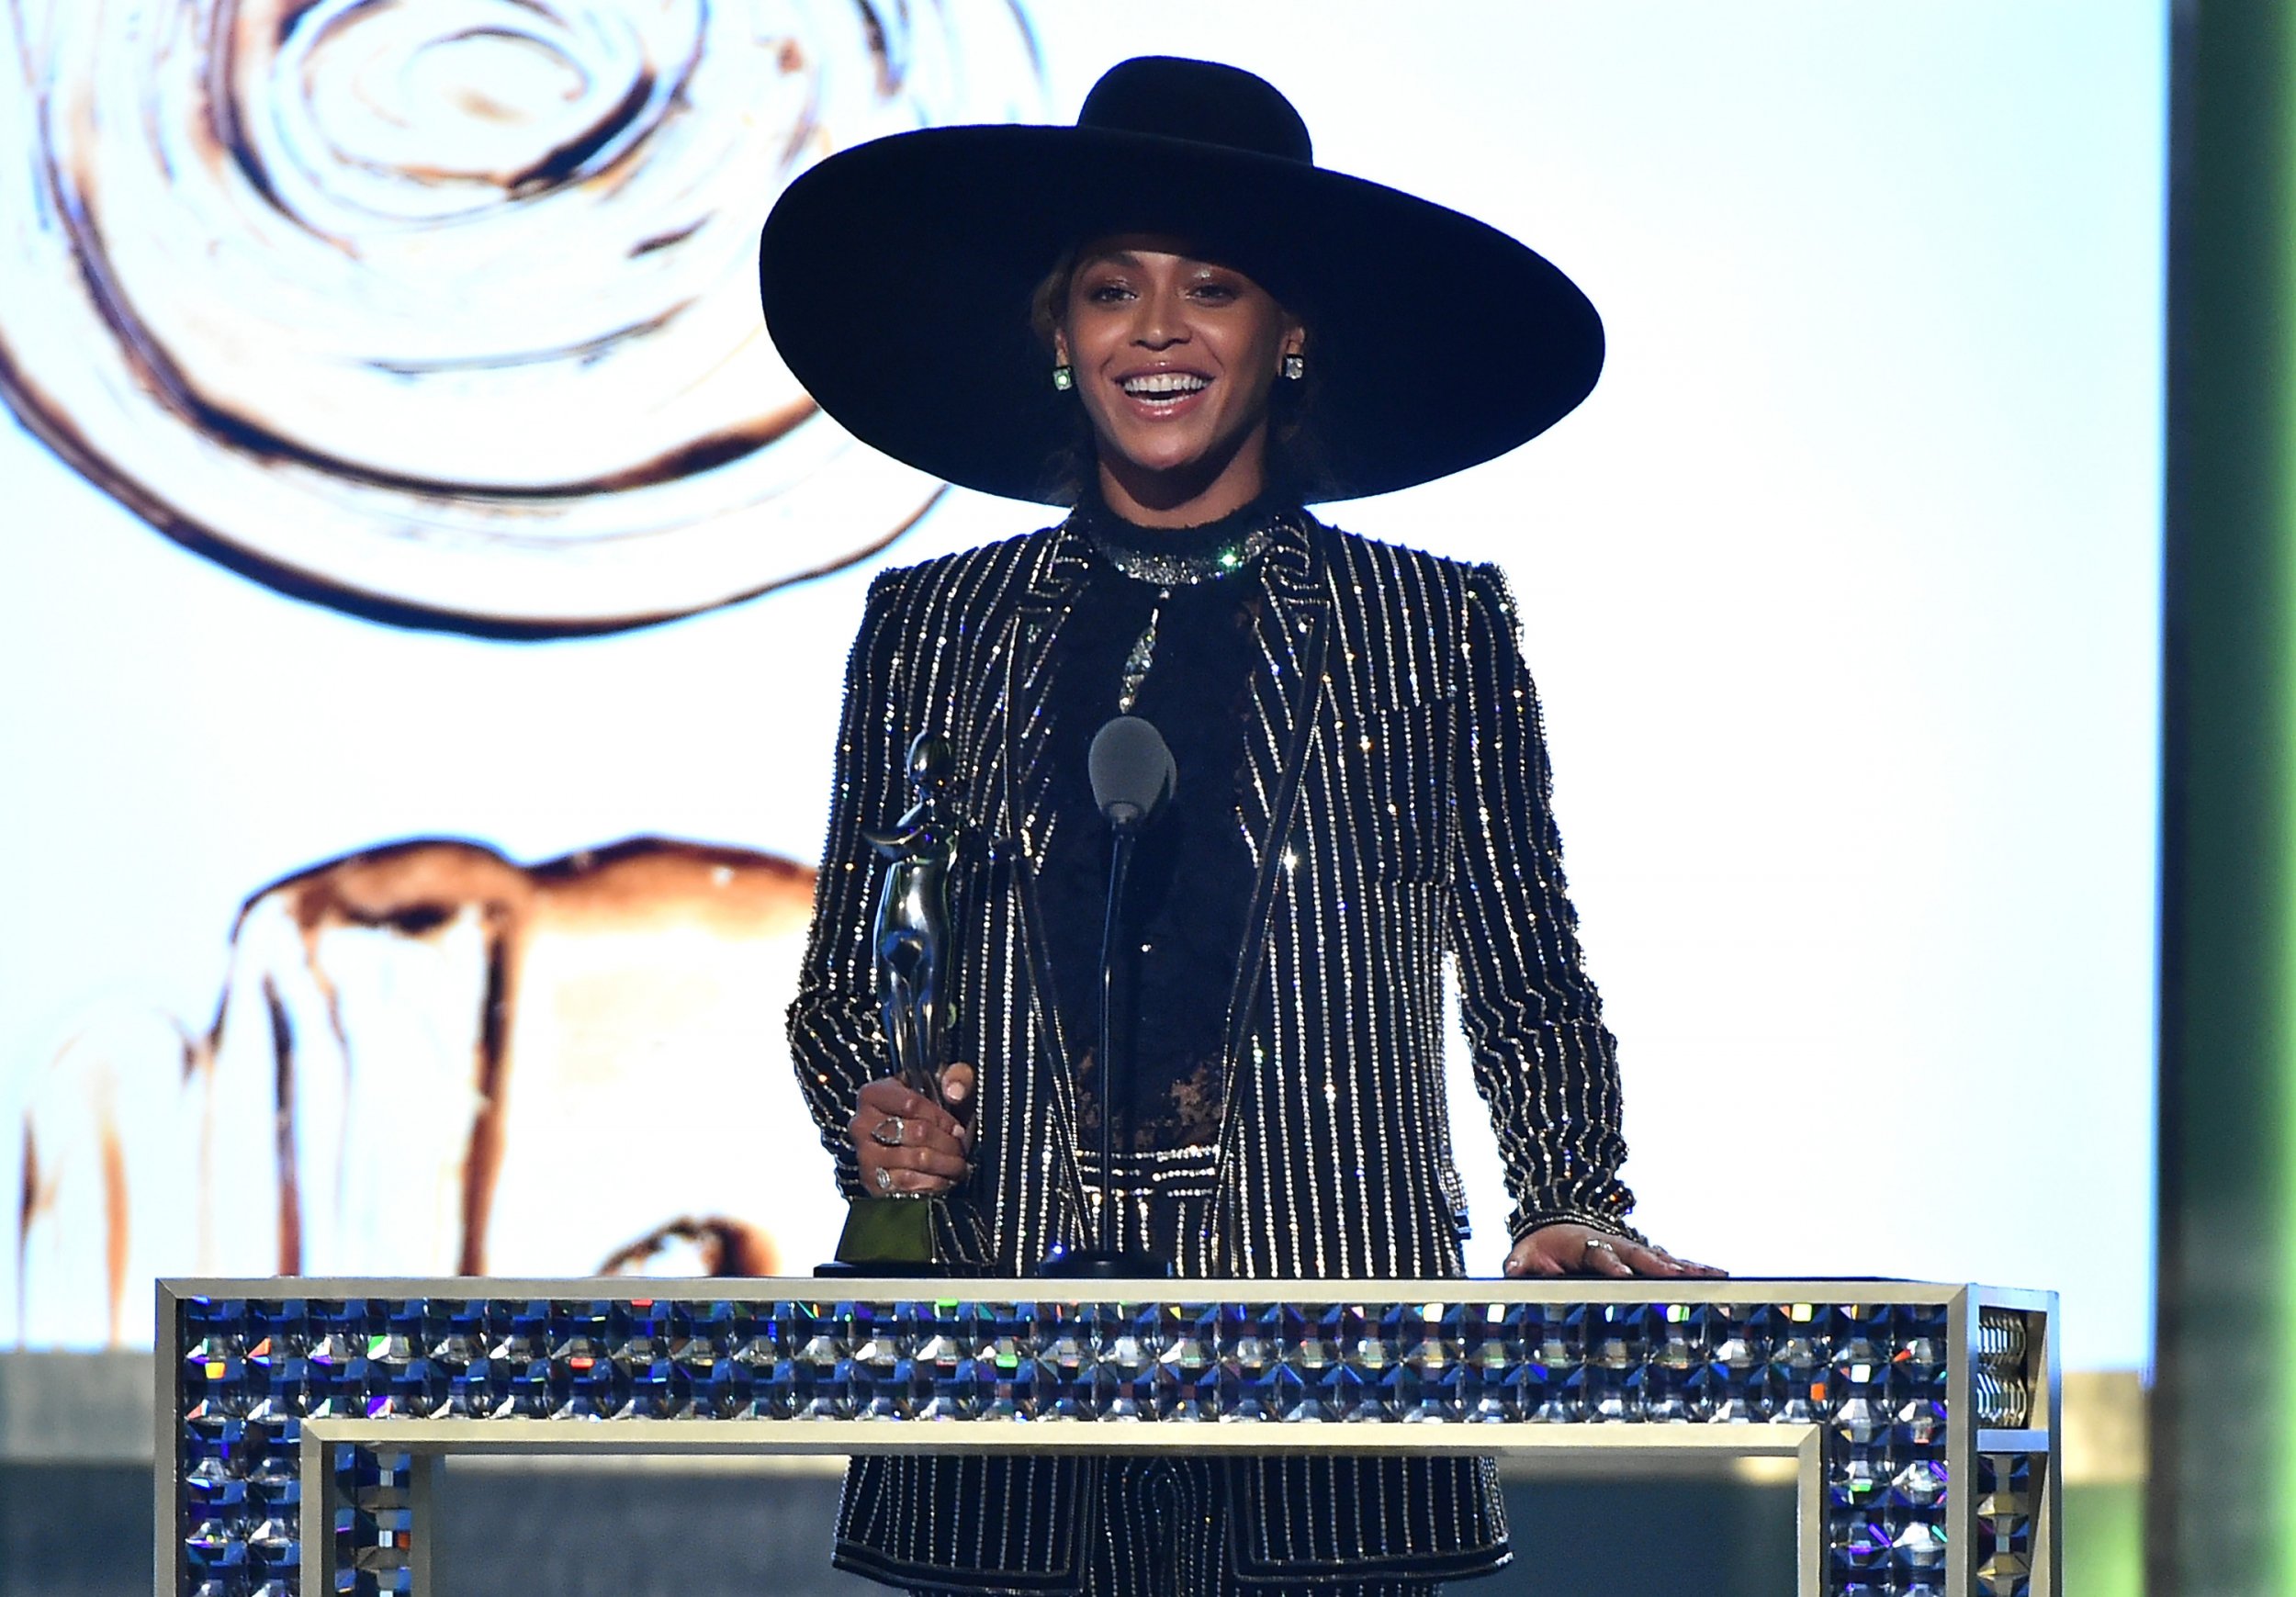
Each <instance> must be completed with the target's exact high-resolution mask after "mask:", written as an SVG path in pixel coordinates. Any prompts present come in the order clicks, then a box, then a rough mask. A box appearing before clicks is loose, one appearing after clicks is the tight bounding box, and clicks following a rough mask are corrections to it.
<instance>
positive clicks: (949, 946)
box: [862, 732, 962, 1103]
mask: <svg viewBox="0 0 2296 1597" xmlns="http://www.w3.org/2000/svg"><path fill="white" fill-rule="evenodd" d="M955 773H956V757H955V756H954V755H953V754H952V753H951V750H950V748H949V740H948V739H947V738H945V737H940V736H939V735H937V734H935V733H931V732H927V733H924V734H922V735H920V736H919V737H917V741H916V742H914V743H912V744H910V745H909V782H910V785H911V786H913V787H914V788H916V790H917V803H916V804H912V805H911V806H910V807H909V810H908V812H907V813H906V815H902V817H901V818H900V819H899V820H898V821H896V822H895V823H894V825H893V827H892V829H891V830H889V831H883V832H865V833H863V834H862V836H864V837H866V838H868V839H869V841H870V843H871V845H872V847H874V848H875V849H876V850H877V852H878V853H880V854H882V855H884V857H885V860H887V864H886V865H885V873H884V889H883V891H882V892H881V893H880V894H879V895H878V898H877V927H876V950H877V1001H878V1003H879V1004H880V1005H882V1006H883V1010H882V1013H883V1016H884V1032H885V1041H886V1043H887V1044H888V1045H889V1046H890V1047H891V1049H892V1051H893V1064H894V1069H895V1071H896V1072H898V1073H899V1074H900V1077H901V1080H902V1081H903V1083H905V1084H906V1085H907V1086H908V1087H909V1088H910V1089H911V1090H913V1091H915V1092H919V1093H922V1094H924V1095H925V1096H926V1097H929V1098H931V1099H932V1100H933V1101H934V1102H935V1103H941V1102H942V1098H941V1091H940V1073H941V1072H942V1071H943V1070H944V1069H946V1068H947V1067H948V1064H949V1036H950V1031H951V1026H952V1024H953V1021H954V1018H955V1015H954V1010H955V1002H954V995H953V994H952V993H951V975H952V973H953V972H952V969H951V967H952V966H953V965H954V964H955V962H956V950H955V948H954V946H953V943H954V934H953V932H952V931H951V927H950V921H949V872H950V870H951V867H952V866H954V865H955V863H956V859H957V845H958V841H959V838H960V835H961V833H962V823H961V822H960V821H959V820H958V818H957V814H956V806H955V804H954V802H953V801H952V800H951V797H950V791H949V790H950V788H951V786H952V785H953V783H954V780H955Z"/></svg>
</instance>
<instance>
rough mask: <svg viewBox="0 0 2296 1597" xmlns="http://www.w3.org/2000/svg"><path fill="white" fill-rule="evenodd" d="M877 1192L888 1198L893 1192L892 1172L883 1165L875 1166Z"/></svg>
mask: <svg viewBox="0 0 2296 1597" xmlns="http://www.w3.org/2000/svg"><path fill="white" fill-rule="evenodd" d="M877 1190H878V1191H880V1192H882V1193H885V1194H886V1195H888V1196H890V1195H891V1193H892V1191H893V1172H892V1170H891V1169H890V1168H888V1167H887V1166H885V1165H883V1164H880V1165H878V1166H877Z"/></svg>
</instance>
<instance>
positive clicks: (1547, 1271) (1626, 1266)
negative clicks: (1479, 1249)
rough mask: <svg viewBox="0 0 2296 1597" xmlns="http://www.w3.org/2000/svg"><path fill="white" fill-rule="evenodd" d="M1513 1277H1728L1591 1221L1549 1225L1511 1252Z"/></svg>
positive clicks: (1508, 1268) (1725, 1272)
mask: <svg viewBox="0 0 2296 1597" xmlns="http://www.w3.org/2000/svg"><path fill="white" fill-rule="evenodd" d="M1506 1274H1508V1275H1510V1276H1727V1275H1728V1274H1729V1272H1728V1270H1717V1269H1716V1268H1715V1267H1714V1266H1713V1265H1699V1264H1693V1263H1692V1262H1691V1261H1690V1260H1688V1259H1678V1258H1676V1257H1675V1256H1674V1255H1673V1254H1670V1253H1668V1252H1667V1251H1666V1250H1665V1249H1664V1248H1661V1247H1651V1246H1647V1245H1645V1244H1644V1243H1638V1242H1630V1241H1628V1240H1627V1239H1626V1238H1625V1237H1622V1236H1618V1235H1615V1234H1614V1233H1613V1232H1610V1231H1597V1230H1596V1229H1595V1228H1594V1227H1593V1226H1591V1225H1546V1226H1541V1227H1539V1228H1538V1230H1536V1231H1533V1232H1531V1233H1530V1235H1528V1236H1526V1237H1525V1238H1524V1239H1523V1240H1522V1241H1521V1242H1519V1243H1515V1244H1514V1252H1512V1253H1510V1254H1507V1264H1506Z"/></svg>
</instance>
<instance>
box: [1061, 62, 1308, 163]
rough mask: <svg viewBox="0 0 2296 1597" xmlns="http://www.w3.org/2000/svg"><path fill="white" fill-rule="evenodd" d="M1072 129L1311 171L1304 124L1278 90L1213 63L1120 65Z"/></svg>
mask: <svg viewBox="0 0 2296 1597" xmlns="http://www.w3.org/2000/svg"><path fill="white" fill-rule="evenodd" d="M1076 126H1077V127H1079V128H1092V129H1102V130H1105V131H1109V132H1119V133H1144V134H1147V135H1149V136H1151V137H1154V138H1159V139H1186V140H1189V141H1192V142H1195V143H1199V144H1219V145H1224V146H1225V147H1227V148H1228V149H1231V150H1240V151H1245V152H1250V153H1252V154H1255V155H1267V156H1273V157H1275V158H1276V159H1277V160H1280V161H1296V162H1298V163H1300V164H1301V165H1303V166H1311V165H1313V164H1314V163H1315V145H1314V142H1313V141H1311V139H1310V138H1309V137H1308V125H1307V123H1306V122H1304V121H1302V120H1301V119H1300V113H1299V112H1298V111H1296V110H1294V109H1293V108H1292V105H1291V102H1290V101H1289V100H1287V99H1285V98H1284V96H1283V95H1282V93H1281V92H1280V91H1278V90H1277V87H1276V85H1275V84H1271V83H1269V82H1268V81H1267V80H1266V78H1263V77H1259V76H1257V75H1255V74H1254V73H1248V72H1245V71H1244V70H1243V69H1242V68H1241V67H1232V66H1226V65H1223V64H1221V62H1213V61H1189V60H1187V59H1186V58H1185V57H1182V56H1173V55H1143V56H1136V57H1134V58H1133V59H1132V60H1131V61H1127V62H1118V63H1117V64H1116V65H1115V66H1112V67H1110V68H1109V70H1108V72H1107V73H1104V74H1103V75H1102V76H1101V79H1100V81H1099V82H1098V83H1097V84H1093V85H1092V93H1090V94H1089V95H1086V96H1085V103H1084V108H1083V109H1082V110H1081V111H1079V112H1078V113H1077V115H1076Z"/></svg>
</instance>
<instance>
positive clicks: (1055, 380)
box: [1052, 361, 1076, 393]
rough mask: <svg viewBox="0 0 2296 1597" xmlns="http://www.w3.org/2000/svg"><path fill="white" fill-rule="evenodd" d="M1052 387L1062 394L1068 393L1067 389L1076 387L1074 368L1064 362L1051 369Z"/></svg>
mask: <svg viewBox="0 0 2296 1597" xmlns="http://www.w3.org/2000/svg"><path fill="white" fill-rule="evenodd" d="M1052 386H1053V387H1054V388H1058V389H1059V390H1060V391H1061V392H1062V393H1066V392H1068V390H1069V389H1071V388H1075V386H1076V368H1075V366H1070V365H1069V364H1068V363H1067V362H1066V361H1063V362H1061V364H1060V365H1058V366H1054V367H1053V368H1052Z"/></svg>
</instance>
